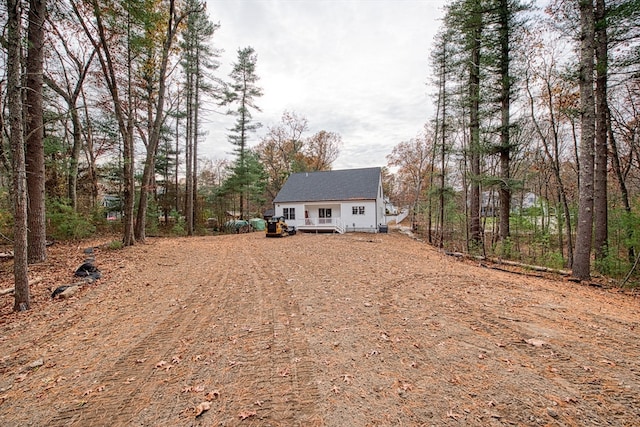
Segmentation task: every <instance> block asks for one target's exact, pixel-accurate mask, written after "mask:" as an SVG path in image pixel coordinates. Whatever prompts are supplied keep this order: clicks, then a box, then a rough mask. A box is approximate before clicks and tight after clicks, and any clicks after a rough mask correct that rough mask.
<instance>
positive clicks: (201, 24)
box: [181, 0, 220, 235]
mask: <svg viewBox="0 0 640 427" xmlns="http://www.w3.org/2000/svg"><path fill="white" fill-rule="evenodd" d="M187 8H189V9H190V10H195V12H193V13H191V14H190V15H189V17H188V18H187V21H186V28H185V31H184V32H183V34H182V43H181V48H182V52H183V53H182V61H181V64H182V69H183V71H184V75H185V82H184V87H185V90H184V93H185V98H186V107H185V110H186V135H185V136H186V144H185V154H186V194H185V217H186V223H187V224H186V225H187V234H188V235H192V234H193V230H194V219H195V215H196V211H197V205H196V202H197V200H198V199H197V197H196V195H197V193H198V180H197V178H198V137H199V136H200V133H201V132H200V119H199V117H200V114H199V113H200V110H201V108H202V105H201V104H202V98H203V97H204V95H206V94H211V93H213V94H214V95H215V94H216V93H217V88H216V87H215V86H213V85H212V84H211V82H216V81H217V79H215V78H214V77H213V76H211V75H209V74H208V73H207V72H208V71H214V70H216V69H217V68H218V66H219V65H220V64H219V62H218V60H217V58H218V56H219V52H218V51H217V50H216V49H213V48H212V47H211V46H210V43H209V42H210V40H211V38H212V37H213V35H214V33H215V31H216V30H217V29H218V28H220V25H219V24H213V23H212V22H211V21H210V20H209V17H208V16H207V13H206V8H205V5H204V3H202V2H200V0H188V1H187Z"/></svg>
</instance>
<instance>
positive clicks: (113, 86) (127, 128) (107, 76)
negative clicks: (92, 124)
mask: <svg viewBox="0 0 640 427" xmlns="http://www.w3.org/2000/svg"><path fill="white" fill-rule="evenodd" d="M70 2H71V5H72V8H73V11H74V13H75V15H76V16H77V18H78V22H79V23H80V25H81V26H82V28H83V30H84V32H85V34H86V35H87V38H88V39H89V40H90V42H91V45H92V46H93V48H94V49H95V50H96V56H97V58H98V61H99V62H100V68H101V71H102V77H103V79H104V82H105V84H106V86H107V89H108V90H109V94H110V96H111V102H112V105H113V112H114V115H115V117H116V122H117V124H118V130H119V133H120V137H121V138H122V143H123V144H122V145H123V150H122V163H123V198H124V200H123V222H124V231H123V238H122V242H123V244H124V245H125V246H131V245H133V244H135V236H134V228H133V226H134V217H133V211H134V201H135V200H134V197H135V188H134V176H133V170H134V139H133V121H134V115H133V105H132V102H129V103H127V102H125V101H124V99H125V98H128V99H129V100H131V99H132V95H131V94H132V82H131V65H132V57H131V49H130V44H129V41H130V39H131V37H130V33H131V17H130V13H126V12H125V11H122V10H110V11H109V12H111V13H113V14H115V16H114V17H113V18H114V19H113V21H114V22H118V21H120V20H124V21H125V22H124V25H125V28H124V29H123V28H120V32H121V33H122V32H124V34H125V35H127V36H129V37H126V41H125V44H126V50H125V49H122V50H125V52H126V55H125V57H126V62H127V64H128V66H126V73H127V74H126V78H125V79H123V78H122V76H121V75H120V74H119V73H118V71H119V68H118V64H117V63H116V59H117V58H118V55H117V54H116V52H118V49H117V46H116V41H115V40H114V39H116V37H115V34H114V35H113V36H111V35H109V34H108V33H107V30H108V29H107V28H105V22H104V21H105V17H104V13H105V12H106V11H103V8H102V6H101V4H100V3H99V2H98V0H90V2H89V4H88V5H87V6H88V10H85V8H84V6H85V5H84V4H83V3H78V2H77V1H76V0H70ZM85 15H87V16H85ZM90 17H92V18H93V22H91V19H90ZM90 24H91V25H90ZM118 35H120V36H122V34H118ZM123 80H124V81H125V85H126V86H125V89H126V90H125V91H124V94H123V93H122V92H123V91H122V88H121V85H122V81H123ZM123 95H124V96H123Z"/></svg>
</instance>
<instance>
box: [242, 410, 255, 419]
mask: <svg viewBox="0 0 640 427" xmlns="http://www.w3.org/2000/svg"><path fill="white" fill-rule="evenodd" d="M255 416H256V411H242V412H240V413H239V414H238V418H240V420H246V419H247V418H251V417H255Z"/></svg>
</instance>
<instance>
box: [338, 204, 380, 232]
mask: <svg viewBox="0 0 640 427" xmlns="http://www.w3.org/2000/svg"><path fill="white" fill-rule="evenodd" d="M342 206H343V209H342V212H343V213H342V222H343V223H344V226H345V229H346V231H365V232H373V233H375V232H377V231H378V225H379V224H378V218H381V217H380V216H379V215H377V213H378V212H377V207H376V202H375V201H374V200H360V201H350V202H346V203H343V204H342ZM354 207H355V208H356V209H358V210H359V208H360V207H364V215H360V214H356V215H353V208H354Z"/></svg>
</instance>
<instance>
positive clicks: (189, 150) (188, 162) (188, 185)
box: [184, 72, 193, 236]
mask: <svg viewBox="0 0 640 427" xmlns="http://www.w3.org/2000/svg"><path fill="white" fill-rule="evenodd" d="M186 95H187V99H186V102H187V105H186V111H187V120H186V122H187V123H186V126H187V127H186V131H185V134H186V135H185V137H186V138H185V139H186V142H185V169H186V170H185V200H184V202H185V209H184V216H185V220H186V226H187V235H188V236H191V235H193V178H192V173H193V172H192V166H193V160H192V157H193V73H191V72H189V74H188V75H187V87H186Z"/></svg>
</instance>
